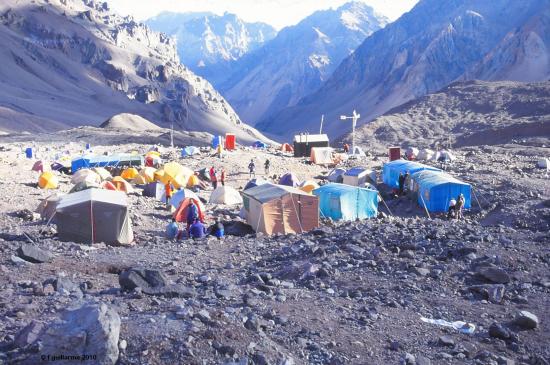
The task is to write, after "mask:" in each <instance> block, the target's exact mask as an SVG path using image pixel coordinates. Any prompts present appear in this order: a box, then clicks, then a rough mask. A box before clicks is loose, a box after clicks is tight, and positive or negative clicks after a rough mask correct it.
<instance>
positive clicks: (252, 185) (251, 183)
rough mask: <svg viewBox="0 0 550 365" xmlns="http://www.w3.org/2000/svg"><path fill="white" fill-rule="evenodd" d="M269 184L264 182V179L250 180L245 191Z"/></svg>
mask: <svg viewBox="0 0 550 365" xmlns="http://www.w3.org/2000/svg"><path fill="white" fill-rule="evenodd" d="M267 183H268V181H266V180H263V179H259V178H256V179H252V180H250V181H249V182H247V183H246V185H245V186H244V189H243V190H247V189H250V188H255V187H256V186H258V185H263V184H267Z"/></svg>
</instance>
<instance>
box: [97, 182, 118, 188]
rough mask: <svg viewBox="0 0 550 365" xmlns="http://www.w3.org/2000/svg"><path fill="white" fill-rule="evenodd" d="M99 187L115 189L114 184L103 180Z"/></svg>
mask: <svg viewBox="0 0 550 365" xmlns="http://www.w3.org/2000/svg"><path fill="white" fill-rule="evenodd" d="M101 187H102V188H103V189H106V190H117V188H116V186H115V184H113V183H112V182H110V181H104V182H103V183H102V184H101Z"/></svg>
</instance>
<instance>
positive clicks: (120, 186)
mask: <svg viewBox="0 0 550 365" xmlns="http://www.w3.org/2000/svg"><path fill="white" fill-rule="evenodd" d="M111 182H112V183H113V185H114V186H115V187H116V189H117V190H118V191H124V192H125V193H126V194H129V193H132V192H133V191H134V188H133V187H132V185H130V183H129V182H128V181H126V180H124V179H123V178H122V177H121V176H115V177H114V178H113V181H111Z"/></svg>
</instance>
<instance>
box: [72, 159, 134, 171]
mask: <svg viewBox="0 0 550 365" xmlns="http://www.w3.org/2000/svg"><path fill="white" fill-rule="evenodd" d="M107 166H143V157H142V156H138V155H110V156H95V155H88V156H82V157H80V158H76V159H74V160H73V161H72V162H71V172H72V173H73V174H74V173H75V172H77V171H78V170H80V169H89V168H92V167H107Z"/></svg>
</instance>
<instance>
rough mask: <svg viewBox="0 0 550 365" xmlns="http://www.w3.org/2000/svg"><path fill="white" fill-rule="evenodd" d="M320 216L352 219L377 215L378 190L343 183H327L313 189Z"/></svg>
mask: <svg viewBox="0 0 550 365" xmlns="http://www.w3.org/2000/svg"><path fill="white" fill-rule="evenodd" d="M313 194H314V195H316V196H318V197H319V210H320V212H321V216H324V217H327V218H332V219H334V220H346V221H352V220H355V219H358V218H359V219H364V218H372V217H376V216H377V215H378V192H377V191H376V190H370V189H364V188H359V187H356V186H350V185H344V184H327V185H323V186H321V187H320V188H318V189H315V190H313Z"/></svg>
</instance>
